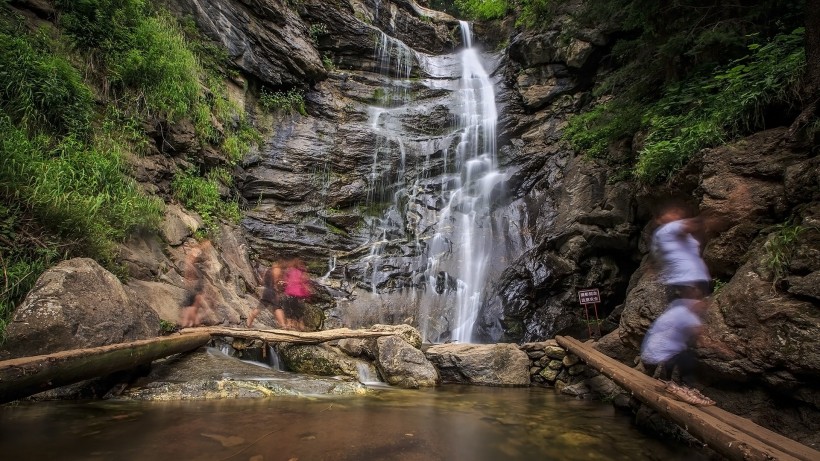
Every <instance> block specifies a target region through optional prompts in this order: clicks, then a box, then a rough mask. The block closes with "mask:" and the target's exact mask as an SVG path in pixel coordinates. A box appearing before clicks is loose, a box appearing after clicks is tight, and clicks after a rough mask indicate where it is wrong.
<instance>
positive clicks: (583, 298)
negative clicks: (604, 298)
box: [578, 288, 601, 304]
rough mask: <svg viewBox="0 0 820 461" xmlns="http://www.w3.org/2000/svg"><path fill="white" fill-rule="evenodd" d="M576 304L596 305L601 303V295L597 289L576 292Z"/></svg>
mask: <svg viewBox="0 0 820 461" xmlns="http://www.w3.org/2000/svg"><path fill="white" fill-rule="evenodd" d="M578 302H580V303H581V304H598V303H600V302H601V294H600V293H598V289H597V288H590V289H589V290H578Z"/></svg>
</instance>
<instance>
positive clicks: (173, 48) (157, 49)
mask: <svg viewBox="0 0 820 461" xmlns="http://www.w3.org/2000/svg"><path fill="white" fill-rule="evenodd" d="M129 42H130V45H131V46H130V47H128V48H127V49H124V50H117V51H114V52H113V53H112V54H111V55H110V56H109V70H110V72H111V81H112V83H114V84H115V85H122V86H123V87H125V88H131V89H134V90H136V91H135V93H136V94H138V95H139V97H140V99H141V100H142V101H141V102H143V103H144V107H145V108H146V109H147V110H149V111H158V112H161V113H163V114H165V116H166V117H167V118H168V120H169V121H175V120H179V119H180V118H183V117H190V115H191V113H192V112H193V111H194V109H195V108H196V107H197V104H199V95H200V84H199V75H200V72H201V68H200V65H199V63H198V61H197V59H196V56H195V55H194V54H193V52H191V50H190V49H189V47H188V46H187V44H186V42H185V38H184V36H183V34H182V32H180V31H179V29H178V27H177V26H176V22H175V20H174V19H173V18H171V17H170V16H169V15H167V14H156V15H154V16H149V17H147V18H145V19H144V20H143V21H141V22H140V23H139V24H138V25H137V26H136V27H134V28H133V30H132V34H131V37H130V40H129Z"/></svg>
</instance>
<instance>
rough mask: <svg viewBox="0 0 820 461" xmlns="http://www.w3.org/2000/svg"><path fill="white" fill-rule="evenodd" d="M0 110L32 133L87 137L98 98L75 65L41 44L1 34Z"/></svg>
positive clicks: (39, 41) (25, 38) (40, 42)
mask: <svg viewBox="0 0 820 461" xmlns="http://www.w3.org/2000/svg"><path fill="white" fill-rule="evenodd" d="M0 69H2V70H0V110H2V112H4V113H5V114H6V115H8V116H10V117H11V120H12V121H13V122H14V123H15V124H20V125H22V126H24V127H26V129H28V130H29V131H34V130H39V129H45V130H47V131H49V132H53V133H59V134H68V133H74V134H76V135H78V136H85V135H86V134H87V133H88V130H89V127H90V120H91V114H92V108H93V106H92V104H93V98H92V95H91V91H90V90H89V89H88V87H87V86H85V84H84V83H83V81H82V77H81V76H80V74H79V72H77V71H76V70H75V69H74V68H73V67H72V66H71V64H70V63H69V62H68V61H67V60H66V59H65V58H62V57H60V56H55V55H53V54H51V53H50V52H49V50H48V49H47V48H46V44H44V43H43V42H42V40H39V39H36V38H30V37H27V36H25V35H10V34H6V33H0Z"/></svg>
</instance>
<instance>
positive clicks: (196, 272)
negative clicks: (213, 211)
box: [181, 239, 213, 328]
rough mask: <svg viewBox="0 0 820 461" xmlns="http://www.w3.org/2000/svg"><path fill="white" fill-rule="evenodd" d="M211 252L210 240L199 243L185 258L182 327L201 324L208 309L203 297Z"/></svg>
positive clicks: (206, 301)
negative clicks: (184, 293) (186, 290)
mask: <svg viewBox="0 0 820 461" xmlns="http://www.w3.org/2000/svg"><path fill="white" fill-rule="evenodd" d="M211 250H213V245H212V244H211V241H210V240H207V239H206V240H203V241H201V242H199V243H198V244H197V245H196V246H195V247H194V248H192V249H191V251H190V252H189V253H188V254H187V255H186V256H185V267H184V270H185V273H184V277H185V284H186V286H187V287H188V293H187V294H186V295H185V299H184V300H183V302H182V306H183V307H182V320H181V323H182V327H183V328H186V327H194V326H197V325H199V324H201V323H202V316H203V311H204V310H205V309H208V308H209V305H208V300H207V299H206V297H205V271H206V269H207V263H208V255H209V253H210V252H211Z"/></svg>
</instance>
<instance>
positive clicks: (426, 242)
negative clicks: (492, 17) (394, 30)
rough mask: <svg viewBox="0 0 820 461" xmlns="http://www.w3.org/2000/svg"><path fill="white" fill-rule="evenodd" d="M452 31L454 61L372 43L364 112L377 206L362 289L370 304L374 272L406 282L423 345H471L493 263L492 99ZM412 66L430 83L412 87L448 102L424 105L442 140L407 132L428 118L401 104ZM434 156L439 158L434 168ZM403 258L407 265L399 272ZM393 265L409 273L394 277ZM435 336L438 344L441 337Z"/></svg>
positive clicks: (496, 175)
mask: <svg viewBox="0 0 820 461" xmlns="http://www.w3.org/2000/svg"><path fill="white" fill-rule="evenodd" d="M460 25H461V31H462V37H463V41H464V45H465V46H464V48H463V49H462V50H461V51H460V52H459V53H458V54H456V55H443V56H427V55H423V54H421V53H417V52H415V51H413V50H412V49H411V48H410V47H408V46H407V45H405V44H404V43H402V42H400V41H398V40H396V39H394V38H391V37H389V36H387V35H386V34H381V36H380V38H379V40H378V42H377V44H376V53H375V56H374V58H375V60H376V63H377V65H378V67H379V69H380V73H381V76H382V78H383V79H384V80H385V81H386V82H387V83H386V84H385V86H384V88H381V89H379V90H377V91H376V93H378V94H374V96H379V97H374V99H377V104H378V105H377V106H373V107H371V108H370V127H371V129H372V130H373V132H374V133H375V134H376V135H377V141H376V145H375V149H374V153H373V164H372V167H371V170H370V174H369V187H370V188H369V192H368V206H373V205H379V206H380V207H382V208H383V211H382V212H381V213H380V214H379V215H378V216H379V217H373V218H371V220H370V222H369V225H370V235H371V240H370V253H369V255H368V256H367V257H366V258H365V261H366V262H367V265H368V271H367V275H366V277H367V276H369V280H363V281H364V282H365V283H367V284H368V285H369V288H370V291H371V292H372V293H373V294H374V296H375V295H377V294H379V293H380V290H383V289H385V288H388V289H389V287H385V286H384V285H383V283H384V278H383V277H382V271H383V270H384V271H386V272H390V271H395V272H398V273H400V274H404V276H406V275H407V274H408V273H411V275H410V276H409V277H407V278H408V279H410V280H413V281H412V282H405V283H406V284H405V285H400V284H399V288H400V289H401V287H402V286H404V287H409V286H412V287H414V288H415V289H413V290H410V293H411V294H410V298H412V299H411V301H412V302H413V303H417V304H418V312H419V318H418V323H419V329H420V330H421V332H422V335H423V336H424V338H425V339H426V340H428V341H436V340H444V339H452V340H457V341H460V342H470V341H471V339H472V338H471V334H472V330H473V325H474V323H475V320H476V317H477V314H478V311H479V308H480V303H481V295H482V291H483V289H484V287H485V284H486V279H487V268H488V264H489V261H490V259H491V258H493V257H496V256H498V255H497V250H496V248H497V247H498V245H496V242H495V238H497V237H498V236H494V235H493V228H494V226H493V225H492V222H491V220H492V216H491V202H492V200H491V199H492V198H494V197H496V196H497V194H499V193H501V191H500V189H501V188H502V187H503V178H504V176H503V174H501V173H500V172H499V171H498V170H497V164H498V162H497V158H496V124H497V121H498V114H497V109H496V104H495V90H494V87H493V83H492V81H491V79H490V76H489V75H488V72H487V71H486V70H485V69H484V67H483V65H482V63H481V57H480V55H479V53H478V50H476V49H475V48H473V47H472V37H471V31H470V26H469V24H468V23H466V22H460ZM416 64H417V65H418V66H419V67H420V71H419V74H420V75H426V76H430V78H429V79H426V80H425V81H423V82H418V81H417V82H416V83H417V84H418V83H420V84H421V85H423V86H424V87H426V88H428V89H435V90H441V89H444V90H447V94H448V96H445V97H441V98H440V100H438V101H437V102H435V103H427V104H432V106H430V107H446V111H447V112H448V114H447V115H446V117H447V119H448V120H451V121H452V126H451V131H448V132H446V133H443V134H437V135H435V136H429V135H428V136H426V137H425V136H424V135H419V134H417V133H415V132H414V131H413V128H416V127H409V128H408V126H407V123H406V122H405V118H406V117H408V116H409V117H416V118H417V117H422V120H423V117H436V116H435V115H432V114H430V113H426V112H425V111H426V109H427V107H428V106H423V105H422V104H425V103H424V102H421V103H417V102H416V101H411V96H413V93H412V82H411V79H410V76H411V74H412V73H413V66H414V65H416ZM419 114H421V115H419ZM438 117H440V116H438ZM437 121H438V122H441V120H437ZM444 126H446V123H445V124H444ZM434 154H435V155H437V156H440V157H438V158H437V159H436V161H435V162H434V161H432V160H431V157H432V156H433V155H434ZM433 164H435V165H436V166H435V167H433V166H431V165H433ZM386 165H390V166H389V167H388V166H386ZM433 170H435V171H436V172H435V173H433V172H431V171H433ZM431 204H436V205H431ZM502 246H503V245H502ZM388 247H393V248H394V249H395V248H396V247H402V248H404V250H402V251H403V253H402V255H401V256H397V255H396V254H395V251H394V253H392V254H388V253H387V251H388V250H387V248H388ZM408 255H409V256H408ZM408 258H413V261H414V262H413V263H406V260H407V259H408ZM388 261H389V262H388ZM398 262H401V263H402V264H407V265H409V266H412V268H410V269H409V270H407V271H405V270H403V269H397V268H396V267H395V265H396V264H397V263H398ZM390 264H393V266H390ZM416 280H418V281H416ZM380 283H382V285H380ZM393 288H395V286H394V287H393ZM436 315H439V316H443V317H444V319H445V322H446V324H447V326H444V327H442V326H441V325H443V323H444V322H437V323H438V324H439V325H438V328H436V329H435V330H436V331H437V333H434V334H433V335H431V336H432V337H428V325H429V323H430V322H431V318H432V317H434V316H436ZM444 330H447V331H446V333H447V335H442V334H441V333H442V332H445V331H444Z"/></svg>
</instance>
